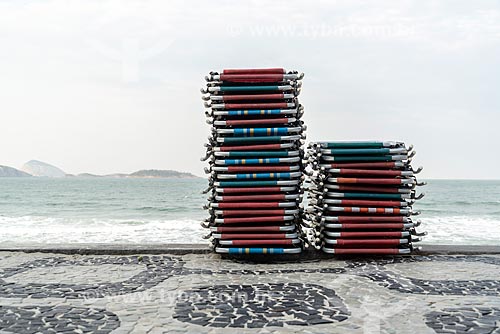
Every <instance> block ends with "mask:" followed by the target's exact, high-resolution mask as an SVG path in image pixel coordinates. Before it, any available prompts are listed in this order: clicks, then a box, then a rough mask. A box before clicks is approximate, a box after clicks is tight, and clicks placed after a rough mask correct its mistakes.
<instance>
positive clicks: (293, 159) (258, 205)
mask: <svg viewBox="0 0 500 334" xmlns="http://www.w3.org/2000/svg"><path fill="white" fill-rule="evenodd" d="M302 77H303V74H300V73H298V72H295V71H286V70H284V69H281V68H271V69H231V70H223V71H221V72H210V73H209V75H207V76H206V81H207V84H206V87H204V88H202V89H201V93H202V99H203V101H204V106H205V108H206V111H205V115H206V116H207V123H208V124H210V125H211V129H210V136H209V137H208V143H207V144H205V147H206V148H207V151H206V155H205V157H203V158H202V160H204V161H207V162H208V165H209V166H208V167H206V168H205V172H206V173H207V175H208V183H209V188H208V189H207V190H206V191H205V192H206V193H208V203H207V204H206V205H205V206H204V208H205V209H206V210H207V212H208V214H209V218H207V219H206V220H205V221H204V222H203V223H202V225H203V226H204V227H207V228H209V230H210V233H209V234H208V235H207V238H208V239H209V240H211V242H212V245H213V249H214V251H215V252H217V253H221V254H232V255H236V254H239V255H250V256H252V255H255V254H296V253H300V252H301V251H302V245H303V238H304V237H303V233H302V232H301V226H300V221H301V219H300V217H301V215H302V210H303V209H302V206H301V201H302V198H303V196H302V193H303V190H302V183H303V180H304V177H303V163H302V162H303V159H304V150H303V148H302V146H303V144H304V140H305V130H306V127H305V125H304V123H303V121H301V117H302V115H303V107H302V106H301V105H300V103H299V100H298V96H299V94H300V89H301V82H300V80H301V79H302Z"/></svg>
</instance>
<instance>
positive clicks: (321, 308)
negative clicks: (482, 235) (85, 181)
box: [0, 252, 500, 334]
mask: <svg viewBox="0 0 500 334" xmlns="http://www.w3.org/2000/svg"><path fill="white" fill-rule="evenodd" d="M0 333H103V334H104V333H500V256H486V255H484V256H481V255H470V256H450V255H441V256H419V257H405V258H401V257H396V258H392V257H389V258H387V257H386V258H378V259H371V260H362V259H361V260H356V259H344V260H321V261H309V262H301V263H268V264H262V263H260V264H255V263H245V262H242V261H236V260H221V259H220V257H218V256H216V255H209V254H192V255H184V256H173V255H168V256H153V255H144V256H79V255H71V256H70V255H60V254H42V253H34V254H26V253H10V252H4V253H0Z"/></svg>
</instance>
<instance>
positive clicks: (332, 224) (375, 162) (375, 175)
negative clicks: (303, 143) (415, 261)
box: [304, 141, 425, 254]
mask: <svg viewBox="0 0 500 334" xmlns="http://www.w3.org/2000/svg"><path fill="white" fill-rule="evenodd" d="M414 155H415V151H413V150H412V147H411V146H410V147H406V146H405V144H404V143H401V142H371V141H370V142H369V141H366V142H316V143H312V144H310V145H309V147H308V150H307V159H308V162H309V165H310V167H311V168H312V170H313V171H314V172H313V176H312V177H311V179H310V182H311V183H310V185H309V196H308V199H309V204H308V207H307V210H306V213H305V215H304V220H305V222H307V223H308V224H309V225H310V227H311V228H310V229H309V230H308V231H307V235H308V241H309V243H310V244H311V245H313V246H314V247H315V248H317V249H320V248H321V249H323V251H324V252H326V253H332V254H408V253H411V251H412V250H413V249H414V247H413V243H414V242H416V241H419V240H420V239H419V236H421V235H424V234H425V233H420V234H419V233H417V232H416V231H415V227H416V226H418V225H419V222H418V221H414V220H413V218H412V216H415V215H417V214H418V212H414V211H413V210H412V205H413V203H414V201H415V200H418V199H420V198H421V197H422V196H423V194H417V192H416V187H417V186H420V185H423V183H419V182H418V181H417V179H416V177H415V174H417V173H419V172H420V171H421V169H422V168H419V169H417V170H414V169H413V168H412V166H411V161H412V157H413V156H414Z"/></svg>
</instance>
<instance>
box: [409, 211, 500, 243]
mask: <svg viewBox="0 0 500 334" xmlns="http://www.w3.org/2000/svg"><path fill="white" fill-rule="evenodd" d="M421 220H422V225H421V226H420V227H419V228H418V229H419V230H425V231H427V232H428V233H429V234H428V235H427V236H425V238H424V240H423V243H427V244H443V245H445V244H453V245H456V244H459V245H500V221H499V220H498V219H495V218H492V217H484V216H478V217H474V216H444V217H423V218H422V219H421Z"/></svg>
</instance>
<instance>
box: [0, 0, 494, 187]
mask: <svg viewBox="0 0 500 334" xmlns="http://www.w3.org/2000/svg"><path fill="white" fill-rule="evenodd" d="M0 13H1V14H0V165H7V166H12V167H16V168H19V167H21V166H22V165H23V164H24V163H25V162H26V161H28V160H31V159H37V160H42V161H45V162H48V163H51V164H53V165H56V166H58V167H60V168H62V169H63V170H64V171H66V172H67V173H74V174H76V173H82V172H90V173H96V174H108V173H118V172H122V173H129V172H133V171H136V170H139V169H176V170H181V171H188V172H192V173H194V174H196V175H203V167H204V165H205V164H204V163H203V162H200V161H199V158H200V157H201V156H202V155H204V147H203V144H204V142H205V141H206V137H207V136H208V134H209V126H208V125H207V124H206V123H205V116H204V108H203V103H202V100H201V98H200V92H199V89H200V88H201V87H202V86H203V85H204V76H205V75H206V74H207V73H208V72H209V71H220V70H222V69H224V68H248V67H258V68H260V67H284V68H286V69H289V70H298V71H301V72H304V73H305V77H304V79H303V89H302V93H301V95H300V102H301V103H302V104H303V105H304V108H305V115H304V118H303V119H304V121H305V122H306V124H307V126H308V130H307V136H308V141H314V140H362V139H376V140H401V141H405V142H407V143H412V144H414V145H415V148H416V151H417V156H416V157H415V159H414V164H415V165H423V166H424V168H425V169H424V172H423V177H424V178H474V179H498V178H500V168H498V166H499V165H500V154H499V153H498V152H499V149H498V145H499V144H500V130H499V124H500V4H499V2H498V1H483V0H479V1H465V0H464V1H431V0H421V1H417V0H415V1H357V0H349V1H304V0H301V1H294V0H287V1H273V2H270V1H245V2H243V1H216V0H213V1H163V0H161V1H147V0H146V1H107V0H99V1H92V0H68V1H66V0H48V1H5V0H0Z"/></svg>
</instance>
